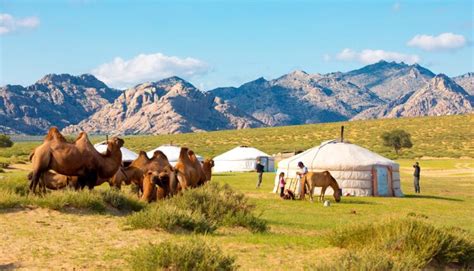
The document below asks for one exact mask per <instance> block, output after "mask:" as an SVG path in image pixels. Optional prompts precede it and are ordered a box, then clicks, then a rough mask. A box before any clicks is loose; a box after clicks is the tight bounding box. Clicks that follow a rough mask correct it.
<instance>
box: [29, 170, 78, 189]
mask: <svg viewBox="0 0 474 271" xmlns="http://www.w3.org/2000/svg"><path fill="white" fill-rule="evenodd" d="M32 178H33V172H32V171H31V172H30V173H29V174H28V180H30V181H31V179H32ZM41 179H42V181H41V183H40V184H44V185H45V186H46V188H48V189H51V190H60V189H64V188H66V187H70V188H74V187H75V186H76V183H77V179H78V178H77V176H66V175H62V174H59V173H57V172H54V171H52V170H49V171H46V172H45V173H43V176H42V177H41Z"/></svg>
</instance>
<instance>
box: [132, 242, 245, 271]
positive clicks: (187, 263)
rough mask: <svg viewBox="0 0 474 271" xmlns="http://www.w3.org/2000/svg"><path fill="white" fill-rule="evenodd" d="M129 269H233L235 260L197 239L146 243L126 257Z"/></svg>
mask: <svg viewBox="0 0 474 271" xmlns="http://www.w3.org/2000/svg"><path fill="white" fill-rule="evenodd" d="M128 262H129V264H130V267H131V269H133V270H153V271H154V270H160V269H163V270H235V269H236V268H237V266H236V265H235V258H234V257H231V256H226V255H223V253H222V250H221V249H220V248H219V247H216V246H211V245H209V244H208V243H206V242H204V241H202V240H200V239H195V238H193V239H191V240H186V241H182V242H179V243H174V242H173V243H172V242H169V241H167V242H163V243H161V244H158V245H153V244H148V245H145V246H142V247H140V248H138V249H137V250H135V251H133V252H132V255H131V257H129V258H128Z"/></svg>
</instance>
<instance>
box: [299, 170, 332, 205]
mask: <svg viewBox="0 0 474 271" xmlns="http://www.w3.org/2000/svg"><path fill="white" fill-rule="evenodd" d="M306 185H308V186H309V189H308V190H309V191H308V192H309V197H310V198H311V201H313V194H314V188H315V187H316V186H318V187H321V194H320V195H319V199H318V200H319V201H324V194H325V193H326V189H327V188H328V186H330V187H331V188H332V190H333V191H334V199H335V200H336V202H340V201H341V190H340V189H339V185H338V184H337V181H336V179H334V177H333V176H332V175H331V173H329V171H323V172H308V173H307V174H306V175H305V176H304V177H303V178H302V179H301V196H300V198H301V199H304V194H305V190H306Z"/></svg>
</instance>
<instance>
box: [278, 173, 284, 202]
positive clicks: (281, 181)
mask: <svg viewBox="0 0 474 271" xmlns="http://www.w3.org/2000/svg"><path fill="white" fill-rule="evenodd" d="M278 179H279V182H280V198H283V192H284V191H285V184H286V182H285V173H283V172H281V173H280V175H278Z"/></svg>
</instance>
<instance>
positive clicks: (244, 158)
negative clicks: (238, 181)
mask: <svg viewBox="0 0 474 271" xmlns="http://www.w3.org/2000/svg"><path fill="white" fill-rule="evenodd" d="M257 159H259V160H260V162H261V163H262V165H263V166H264V170H265V171H273V170H274V159H273V157H272V156H270V155H268V154H266V153H264V152H262V151H260V150H258V149H256V148H252V147H247V146H239V147H235V148H233V149H232V150H230V151H227V152H225V153H223V154H221V155H218V156H216V157H214V159H213V160H214V168H213V169H212V171H213V172H244V171H252V170H255V165H256V162H257Z"/></svg>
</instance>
